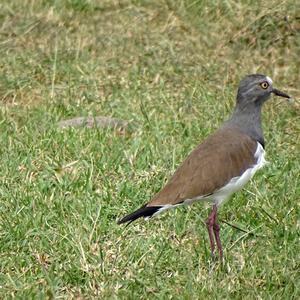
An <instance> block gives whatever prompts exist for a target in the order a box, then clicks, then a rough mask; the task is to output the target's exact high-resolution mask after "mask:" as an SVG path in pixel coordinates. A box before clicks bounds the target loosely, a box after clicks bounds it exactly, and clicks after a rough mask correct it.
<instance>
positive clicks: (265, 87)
mask: <svg viewBox="0 0 300 300" xmlns="http://www.w3.org/2000/svg"><path fill="white" fill-rule="evenodd" d="M260 86H261V87H262V88H263V89H264V90H265V89H267V88H268V87H269V83H268V82H266V81H264V82H262V83H261V84H260Z"/></svg>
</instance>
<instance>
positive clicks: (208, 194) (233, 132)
mask: <svg viewBox="0 0 300 300" xmlns="http://www.w3.org/2000/svg"><path fill="white" fill-rule="evenodd" d="M271 94H274V95H277V96H280V97H284V98H290V96H289V95H288V94H286V93H284V92H282V91H280V90H278V89H276V88H274V87H273V81H272V79H271V78H270V77H268V76H266V75H263V74H251V75H247V76H245V77H244V78H243V79H242V80H241V81H240V83H239V87H238V91H237V96H236V105H235V108H234V110H233V112H232V114H231V116H230V117H229V118H228V120H226V121H225V122H224V123H223V124H222V125H221V127H220V128H219V129H217V130H216V131H215V132H214V133H213V134H211V135H210V136H208V137H207V138H206V139H205V140H204V141H202V143H200V144H199V145H198V146H197V147H196V148H195V149H194V150H193V151H192V152H191V153H190V154H189V155H188V156H187V158H186V159H185V160H184V161H183V162H182V164H181V165H180V166H179V167H178V169H177V170H176V171H175V173H174V174H173V176H171V178H170V179H169V180H168V181H167V183H166V185H165V186H164V187H163V188H162V189H161V190H160V191H159V192H158V193H157V194H156V195H154V197H153V198H152V199H151V200H150V201H149V202H148V203H146V204H144V205H143V206H142V207H140V208H139V209H137V210H135V211H134V212H132V213H130V214H128V215H126V216H125V217H123V218H122V219H120V220H119V221H118V224H122V223H128V224H130V223H131V222H133V221H135V220H136V219H138V218H141V217H143V218H145V219H149V218H151V217H154V216H156V215H158V214H160V213H162V212H163V211H165V210H168V209H171V208H175V207H178V206H180V205H184V204H192V203H194V202H197V201H208V202H209V203H210V204H211V206H212V210H211V213H210V215H209V216H208V218H207V220H206V222H205V223H206V227H207V231H208V236H209V242H210V250H211V255H212V256H213V257H215V249H216V247H217V251H218V254H219V258H220V259H221V260H222V259H223V248H222V244H221V240H220V234H219V233H220V225H219V223H218V220H217V214H218V210H219V207H220V206H221V204H223V203H224V202H225V201H227V200H228V199H229V198H230V197H231V196H232V195H233V194H234V193H235V192H237V191H239V190H241V189H242V188H243V186H244V185H245V184H246V183H247V182H248V181H249V180H250V179H251V178H252V176H253V175H254V174H255V173H256V171H258V170H259V169H261V168H262V167H263V166H264V165H265V164H266V162H267V161H266V160H265V150H264V149H265V140H264V135H263V130H262V121H261V111H262V106H263V104H264V103H265V102H266V101H267V100H268V99H269V98H270V96H271Z"/></svg>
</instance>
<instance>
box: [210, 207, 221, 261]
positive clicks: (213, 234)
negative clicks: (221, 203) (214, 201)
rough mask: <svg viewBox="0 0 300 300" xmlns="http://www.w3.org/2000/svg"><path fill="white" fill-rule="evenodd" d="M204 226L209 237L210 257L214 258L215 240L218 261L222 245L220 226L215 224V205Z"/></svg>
mask: <svg viewBox="0 0 300 300" xmlns="http://www.w3.org/2000/svg"><path fill="white" fill-rule="evenodd" d="M206 225H207V230H208V235H209V241H210V249H211V255H212V256H214V251H215V240H216V243H217V248H218V252H219V256H220V259H222V258H223V250H222V244H221V240H220V235H219V233H220V225H219V224H218V223H217V205H214V206H213V210H212V212H211V214H210V215H209V217H208V219H207V221H206Z"/></svg>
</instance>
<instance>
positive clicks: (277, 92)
mask: <svg viewBox="0 0 300 300" xmlns="http://www.w3.org/2000/svg"><path fill="white" fill-rule="evenodd" d="M272 93H273V94H275V95H276V96H280V97H284V98H291V97H290V96H289V95H288V94H286V93H284V92H282V91H279V90H277V89H273V90H272Z"/></svg>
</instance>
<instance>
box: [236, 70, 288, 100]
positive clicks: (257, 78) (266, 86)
mask: <svg viewBox="0 0 300 300" xmlns="http://www.w3.org/2000/svg"><path fill="white" fill-rule="evenodd" d="M272 93H273V94H274V95H277V96H281V97H285V98H290V96H289V95H288V94H286V93H284V92H281V91H279V90H277V89H275V88H274V87H273V81H272V79H271V78H270V77H268V76H265V75H262V74H252V75H248V76H246V77H245V78H244V79H242V80H241V82H240V85H239V89H238V93H237V103H238V104H240V105H247V104H248V103H253V104H256V105H261V104H262V103H264V102H265V101H266V100H268V99H269V97H270V96H271V94H272Z"/></svg>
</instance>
